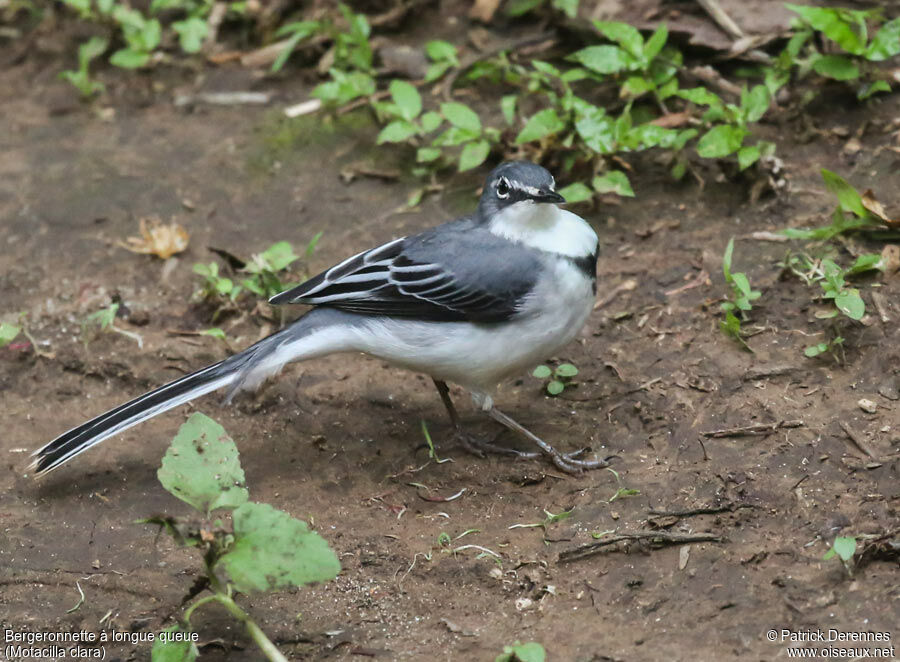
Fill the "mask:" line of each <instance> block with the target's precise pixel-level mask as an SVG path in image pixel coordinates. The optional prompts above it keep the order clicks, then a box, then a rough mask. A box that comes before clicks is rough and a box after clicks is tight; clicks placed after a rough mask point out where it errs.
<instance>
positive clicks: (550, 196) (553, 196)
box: [534, 189, 566, 204]
mask: <svg viewBox="0 0 900 662" xmlns="http://www.w3.org/2000/svg"><path fill="white" fill-rule="evenodd" d="M534 199H535V200H536V201H537V202H550V203H554V204H562V203H564V202H565V201H566V199H565V198H564V197H562V196H561V195H560V194H559V193H557V192H556V191H553V190H551V189H546V190H543V191H541V192H540V193H538V194H537V195H536V196H534Z"/></svg>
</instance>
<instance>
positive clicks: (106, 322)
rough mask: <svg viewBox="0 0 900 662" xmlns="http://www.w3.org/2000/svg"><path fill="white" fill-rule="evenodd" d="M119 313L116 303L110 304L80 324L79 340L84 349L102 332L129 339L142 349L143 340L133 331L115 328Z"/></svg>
mask: <svg viewBox="0 0 900 662" xmlns="http://www.w3.org/2000/svg"><path fill="white" fill-rule="evenodd" d="M118 311H119V304H118V303H111V304H110V305H108V306H107V307H106V308H104V309H103V310H98V311H97V312H95V313H91V314H90V315H88V316H87V317H85V318H84V320H82V322H81V338H82V342H84V345H85V347H87V346H88V344H89V343H90V342H91V341H92V340H94V339H95V338H96V337H97V335H99V333H100V332H102V331H114V332H116V333H120V334H122V335H123V336H125V337H126V338H131V339H132V340H133V341H134V342H136V343H137V345H138V347H139V348H143V347H144V340H143V338H141V337H140V336H139V335H138V334H136V333H134V332H133V331H126V330H125V329H120V328H119V327H117V326H116V313H117V312H118Z"/></svg>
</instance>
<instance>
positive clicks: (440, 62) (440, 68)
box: [425, 39, 459, 83]
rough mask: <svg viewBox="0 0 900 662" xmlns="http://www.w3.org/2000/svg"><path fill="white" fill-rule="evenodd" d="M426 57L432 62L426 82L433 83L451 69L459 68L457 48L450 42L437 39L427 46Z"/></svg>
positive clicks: (426, 74) (426, 75)
mask: <svg viewBox="0 0 900 662" xmlns="http://www.w3.org/2000/svg"><path fill="white" fill-rule="evenodd" d="M425 55H427V56H428V59H429V60H431V64H430V65H428V71H427V72H426V73H425V82H426V83H431V82H434V81H436V80H438V79H439V78H441V77H443V75H444V74H445V73H447V72H448V71H449V70H450V69H453V68H456V67H459V54H458V52H457V50H456V46H454V45H453V44H451V43H450V42H449V41H444V40H442V39H435V40H433V41H429V42H428V43H427V44H425Z"/></svg>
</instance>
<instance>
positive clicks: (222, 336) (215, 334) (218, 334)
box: [200, 326, 226, 340]
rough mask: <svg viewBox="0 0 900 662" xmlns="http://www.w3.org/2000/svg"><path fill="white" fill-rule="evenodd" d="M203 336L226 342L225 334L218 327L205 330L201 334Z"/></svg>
mask: <svg viewBox="0 0 900 662" xmlns="http://www.w3.org/2000/svg"><path fill="white" fill-rule="evenodd" d="M200 335H201V336H212V337H213V338H218V339H219V340H226V338H225V332H224V331H223V330H222V329H220V328H219V327H217V326H214V327H213V328H211V329H203V330H202V331H201V332H200Z"/></svg>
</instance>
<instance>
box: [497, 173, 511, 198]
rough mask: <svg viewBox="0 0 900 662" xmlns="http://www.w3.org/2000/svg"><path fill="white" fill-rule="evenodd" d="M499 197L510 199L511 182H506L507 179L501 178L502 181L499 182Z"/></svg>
mask: <svg viewBox="0 0 900 662" xmlns="http://www.w3.org/2000/svg"><path fill="white" fill-rule="evenodd" d="M497 197H499V198H508V197H509V182H508V181H506V177H501V178H500V181H499V182H497Z"/></svg>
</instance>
